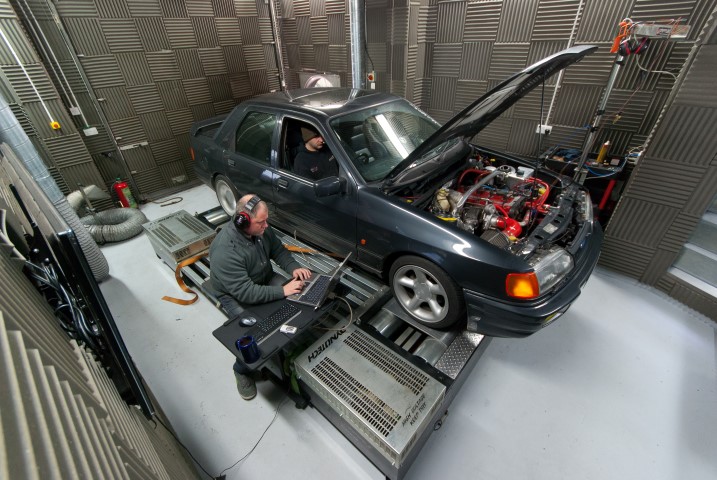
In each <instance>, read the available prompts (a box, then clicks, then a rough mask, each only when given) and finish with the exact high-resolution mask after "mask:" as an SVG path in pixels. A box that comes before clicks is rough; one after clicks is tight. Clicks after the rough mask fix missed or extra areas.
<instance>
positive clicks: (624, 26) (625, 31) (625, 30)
mask: <svg viewBox="0 0 717 480" xmlns="http://www.w3.org/2000/svg"><path fill="white" fill-rule="evenodd" d="M631 28H632V22H627V21H622V22H620V33H618V34H617V36H616V37H615V40H613V41H612V48H611V49H610V53H617V51H618V50H619V49H620V44H621V43H622V41H623V40H624V39H625V38H626V37H627V36H628V35H630V29H631Z"/></svg>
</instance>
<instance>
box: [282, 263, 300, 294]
mask: <svg viewBox="0 0 717 480" xmlns="http://www.w3.org/2000/svg"><path fill="white" fill-rule="evenodd" d="M296 270H299V269H298V268H297V269H296ZM296 270H294V271H296ZM302 288H304V281H303V280H300V279H298V278H293V279H292V280H291V281H290V282H289V283H287V284H286V285H284V296H285V297H288V296H289V295H293V294H295V293H299V292H300V291H301V289H302Z"/></svg>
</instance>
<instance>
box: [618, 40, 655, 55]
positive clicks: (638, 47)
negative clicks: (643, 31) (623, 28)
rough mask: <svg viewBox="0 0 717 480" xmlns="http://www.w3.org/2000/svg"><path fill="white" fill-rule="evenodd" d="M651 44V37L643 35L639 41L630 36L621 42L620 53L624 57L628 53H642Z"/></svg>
mask: <svg viewBox="0 0 717 480" xmlns="http://www.w3.org/2000/svg"><path fill="white" fill-rule="evenodd" d="M649 46H650V39H649V38H647V37H642V38H641V39H640V41H639V42H636V41H635V40H633V39H631V38H630V39H627V40H623V41H622V43H620V48H619V49H618V53H619V54H620V55H622V56H623V57H627V56H628V55H641V54H643V53H645V51H646V50H647V47H649Z"/></svg>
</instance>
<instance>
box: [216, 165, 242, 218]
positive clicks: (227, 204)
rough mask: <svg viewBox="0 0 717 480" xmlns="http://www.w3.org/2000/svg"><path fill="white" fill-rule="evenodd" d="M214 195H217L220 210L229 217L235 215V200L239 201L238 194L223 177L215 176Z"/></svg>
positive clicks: (229, 181)
mask: <svg viewBox="0 0 717 480" xmlns="http://www.w3.org/2000/svg"><path fill="white" fill-rule="evenodd" d="M214 193H216V194H217V200H218V201H219V205H220V206H221V207H222V210H224V212H225V213H226V214H227V215H229V216H230V217H231V216H233V215H234V214H235V213H236V208H237V200H239V192H237V189H236V188H235V187H234V185H232V182H231V180H229V179H228V178H227V177H225V176H224V175H217V178H215V179H214Z"/></svg>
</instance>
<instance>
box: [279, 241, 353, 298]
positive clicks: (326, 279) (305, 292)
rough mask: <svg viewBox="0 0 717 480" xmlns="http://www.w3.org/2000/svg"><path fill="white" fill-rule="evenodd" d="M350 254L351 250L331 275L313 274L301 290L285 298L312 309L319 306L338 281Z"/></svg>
mask: <svg viewBox="0 0 717 480" xmlns="http://www.w3.org/2000/svg"><path fill="white" fill-rule="evenodd" d="M350 256H351V252H349V254H348V255H346V258H344V261H343V262H341V263H340V264H339V265H338V266H337V267H336V269H334V271H333V272H332V273H331V275H325V274H318V275H313V278H312V279H311V280H309V283H308V284H306V285H304V288H303V289H302V290H301V292H299V293H295V294H294V295H289V296H288V297H286V299H287V300H289V301H291V302H296V303H301V304H303V305H309V306H311V307H314V309H317V308H319V307H320V306H321V305H322V304H323V303H324V301H325V300H326V297H328V296H329V293H331V292H332V291H333V290H334V287H336V284H337V283H338V282H339V279H340V278H341V274H342V272H343V268H344V266H345V265H346V262H348V260H349V257H350Z"/></svg>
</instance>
